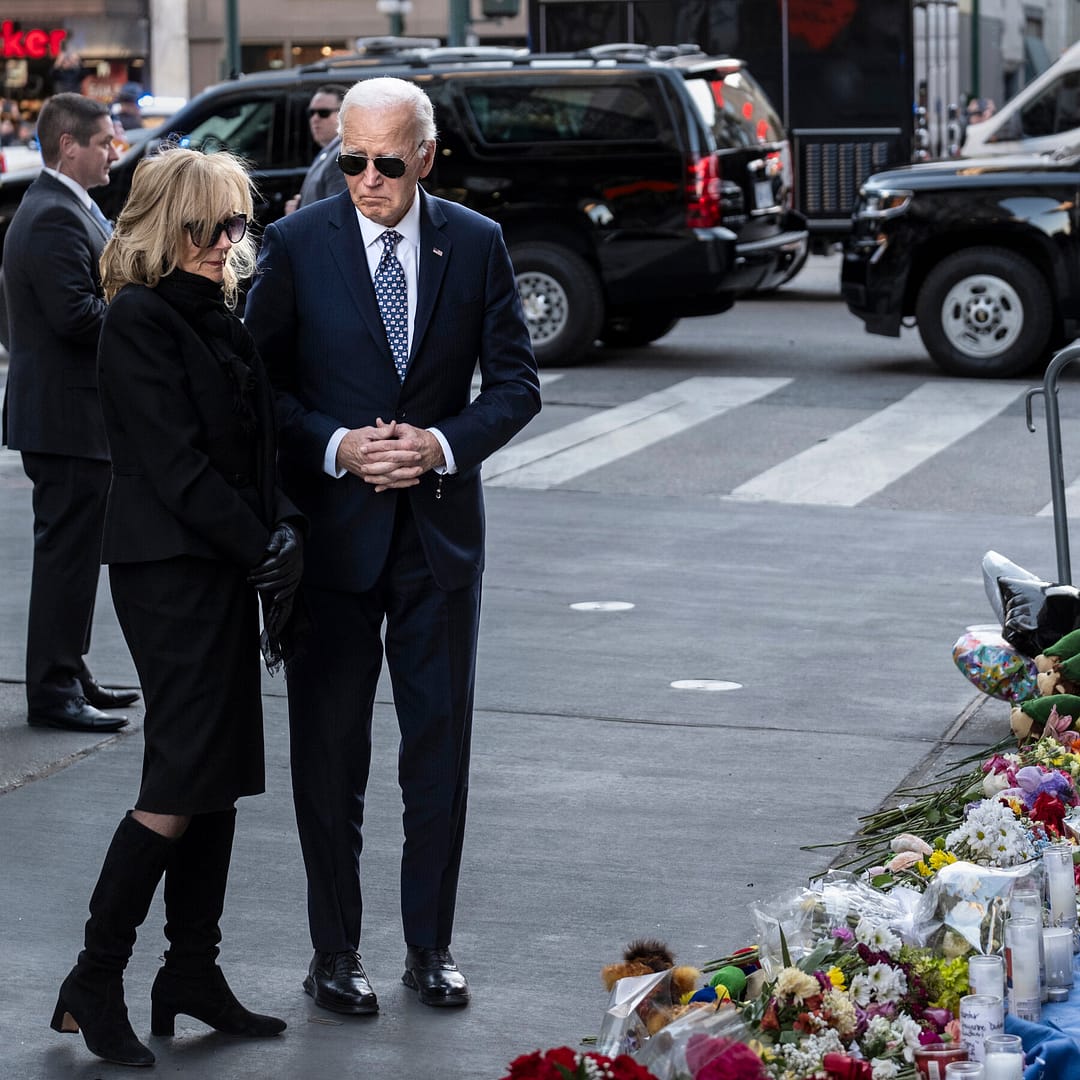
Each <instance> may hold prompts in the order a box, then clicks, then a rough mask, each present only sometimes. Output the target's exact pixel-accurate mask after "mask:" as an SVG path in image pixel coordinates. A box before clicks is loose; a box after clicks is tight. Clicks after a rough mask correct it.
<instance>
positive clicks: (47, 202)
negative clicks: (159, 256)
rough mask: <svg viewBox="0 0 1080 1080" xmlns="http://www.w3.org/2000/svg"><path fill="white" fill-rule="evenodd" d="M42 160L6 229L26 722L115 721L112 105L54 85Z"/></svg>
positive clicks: (87, 725) (99, 726) (132, 696)
mask: <svg viewBox="0 0 1080 1080" xmlns="http://www.w3.org/2000/svg"><path fill="white" fill-rule="evenodd" d="M37 133H38V140H39V142H40V144H41V158H42V161H43V162H44V166H45V167H44V168H43V169H42V171H41V173H40V175H39V176H38V177H37V179H35V180H34V182H33V183H32V184H31V185H30V187H29V188H28V189H27V192H26V194H25V195H24V196H23V199H22V202H21V203H20V204H19V209H18V210H17V211H16V213H15V216H14V218H12V221H11V226H10V227H9V229H8V232H7V237H6V239H5V241H4V275H3V276H4V286H3V292H4V303H5V305H6V306H5V314H6V318H7V331H8V341H7V345H8V351H9V353H10V360H9V365H8V378H7V391H6V394H5V397H4V441H5V442H6V443H7V445H8V446H9V447H10V448H11V449H12V450H19V451H21V452H22V460H23V468H24V470H25V471H26V475H27V476H28V477H29V478H30V480H31V481H32V483H33V485H34V494H33V507H34V568H33V574H32V577H31V581H30V612H29V619H28V627H27V638H26V699H27V707H28V717H27V719H28V720H29V722H30V724H32V725H34V726H41V727H57V728H66V729H70V730H76V731H96V732H104V731H116V730H117V729H118V728H121V727H123V726H124V725H125V724H126V723H127V718H126V717H124V716H119V715H115V714H109V713H106V712H104V711H103V710H105V709H113V708H117V707H122V706H124V705H130V704H131V703H132V702H134V701H135V700H136V699H137V698H138V694H136V693H134V692H133V691H122V690H110V689H107V688H106V687H103V686H100V685H99V684H98V682H97V680H95V679H94V677H93V675H91V673H90V671H89V669H88V668H87V666H86V661H85V656H86V653H87V652H88V651H89V649H90V624H91V622H92V619H93V613H94V598H95V595H96V593H97V584H98V577H99V575H100V572H101V534H102V527H103V523H104V517H105V498H106V494H107V492H108V488H109V471H110V470H109V448H108V444H107V442H106V439H105V428H104V422H103V420H102V416H101V405H100V402H99V400H98V391H97V345H98V336H99V333H100V331H101V323H102V319H103V317H104V315H105V300H104V297H103V295H102V291H101V282H100V279H99V276H98V258H99V256H100V255H101V249H102V248H103V247H104V246H105V241H106V240H107V239H108V238H109V234H110V225H109V223H108V221H107V220H106V218H105V216H104V214H102V212H101V210H100V209H98V207H97V205H96V203H94V202H93V201H92V200H91V198H90V196H89V194H88V191H89V190H90V189H91V188H96V187H101V186H103V185H104V184H107V183H108V182H109V166H110V165H111V164H112V162H114V161H115V160H116V157H117V155H116V150H115V149H114V147H113V126H112V122H111V121H110V119H109V112H108V109H107V108H106V106H105V105H103V104H102V103H101V102H99V101H94V100H92V99H91V98H86V97H82V96H81V95H79V94H68V93H65V94H56V95H55V96H53V97H51V98H50V99H49V100H48V101H46V102H45V104H44V106H43V107H42V109H41V113H40V115H39V117H38V127H37Z"/></svg>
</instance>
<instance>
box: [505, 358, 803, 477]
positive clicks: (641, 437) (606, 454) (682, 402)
mask: <svg viewBox="0 0 1080 1080" xmlns="http://www.w3.org/2000/svg"><path fill="white" fill-rule="evenodd" d="M789 382H791V380H790V379H755V378H710V377H698V378H693V379H686V380H684V381H683V382H679V383H676V384H675V385H673V386H669V387H667V388H666V389H665V390H658V391H657V392H656V393H653V394H647V395H646V396H645V397H641V398H638V399H637V400H635V401H629V402H627V403H626V404H625V405H618V406H616V407H615V408H613V409H607V410H605V411H603V412H599V413H595V414H594V415H592V416H589V417H587V418H585V419H584V420H578V421H576V422H575V423H572V424H567V425H565V426H564V427H561V428H556V429H555V430H554V431H549V432H546V433H545V434H543V435H537V436H536V437H535V438H531V439H524V440H522V441H521V442H518V443H514V444H511V445H510V446H506V447H503V449H502V450H500V451H498V452H497V453H496V454H493V455H492V456H491V457H490V458H488V460H487V461H486V462H485V463H484V483H485V484H487V485H490V486H493V487H515V488H534V489H544V488H550V487H553V486H554V485H556V484H560V483H562V482H564V481H566V480H572V479H573V478H574V477H575V476H580V475H581V474H582V473H585V472H589V471H590V470H592V469H597V468H600V467H601V466H603V465H609V464H610V463H611V462H613V461H617V460H619V459H620V458H623V457H626V455H628V454H632V453H634V452H635V451H638V450H641V449H643V448H645V447H647V446H650V445H652V444H653V443H656V442H659V441H660V440H662V439H666V438H668V437H670V436H672V435H677V434H678V433H680V432H682V431H685V430H686V429H687V428H688V427H692V426H693V425H695V424H700V423H702V422H703V421H705V420H711V419H713V418H714V417H717V416H720V415H721V414H722V413H724V412H727V411H728V410H729V409H734V408H737V407H739V406H742V405H748V404H750V403H751V402H753V401H757V400H758V399H759V398H762V397H765V396H766V395H767V394H771V393H772V392H773V391H774V390H777V389H779V388H780V387H782V386H786V385H787V384H788V383H789Z"/></svg>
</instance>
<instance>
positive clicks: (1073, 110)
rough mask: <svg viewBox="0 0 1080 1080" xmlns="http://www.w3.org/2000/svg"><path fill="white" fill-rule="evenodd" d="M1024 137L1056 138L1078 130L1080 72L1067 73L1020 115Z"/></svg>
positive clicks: (1079, 116)
mask: <svg viewBox="0 0 1080 1080" xmlns="http://www.w3.org/2000/svg"><path fill="white" fill-rule="evenodd" d="M1020 120H1021V123H1022V125H1023V129H1024V134H1025V135H1027V136H1036V135H1058V134H1060V133H1061V132H1063V131H1071V130H1072V129H1073V128H1076V127H1080V71H1069V72H1066V74H1064V75H1063V76H1062V77H1061V78H1060V79H1058V80H1057V81H1056V82H1055V83H1053V84H1052V85H1050V86H1048V87H1047V88H1046V90H1045V91H1043V93H1041V94H1040V95H1039V96H1038V97H1037V98H1035V99H1034V100H1033V101H1032V102H1031V103H1030V104H1029V105H1028V106H1027V107H1026V108H1025V109H1022V110H1021V112H1020Z"/></svg>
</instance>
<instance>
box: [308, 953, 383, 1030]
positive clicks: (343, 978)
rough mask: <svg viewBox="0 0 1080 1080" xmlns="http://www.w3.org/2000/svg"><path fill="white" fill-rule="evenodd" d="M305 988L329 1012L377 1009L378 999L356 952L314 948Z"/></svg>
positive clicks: (366, 1011) (372, 1011)
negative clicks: (317, 949)
mask: <svg viewBox="0 0 1080 1080" xmlns="http://www.w3.org/2000/svg"><path fill="white" fill-rule="evenodd" d="M304 989H305V990H306V991H307V992H308V993H309V994H310V995H311V996H312V997H313V998H314V999H315V1004H316V1005H318V1006H319V1007H320V1008H323V1009H330V1010H331V1011H332V1012H339V1013H350V1014H352V1015H356V1016H363V1015H367V1014H370V1013H377V1012H378V1011H379V999H378V998H377V997H376V996H375V991H374V990H372V989H371V983H370V982H368V977H367V975H366V974H365V973H364V965H363V964H361V963H360V954H359V953H357V952H339V953H325V952H316V953H315V955H314V956H313V957H312V958H311V966H310V967H309V968H308V973H307V978H305V979H304Z"/></svg>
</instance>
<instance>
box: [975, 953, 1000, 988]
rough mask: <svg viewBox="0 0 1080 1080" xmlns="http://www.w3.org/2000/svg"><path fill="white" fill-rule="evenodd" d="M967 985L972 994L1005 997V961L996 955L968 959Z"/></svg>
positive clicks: (990, 954) (989, 954)
mask: <svg viewBox="0 0 1080 1080" xmlns="http://www.w3.org/2000/svg"><path fill="white" fill-rule="evenodd" d="M968 985H969V986H970V987H971V992H972V993H973V994H996V995H997V996H998V997H1000V998H1004V997H1005V960H1004V958H1003V957H1001V956H998V954H997V953H988V954H986V955H985V956H984V955H976V956H971V957H968Z"/></svg>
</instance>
